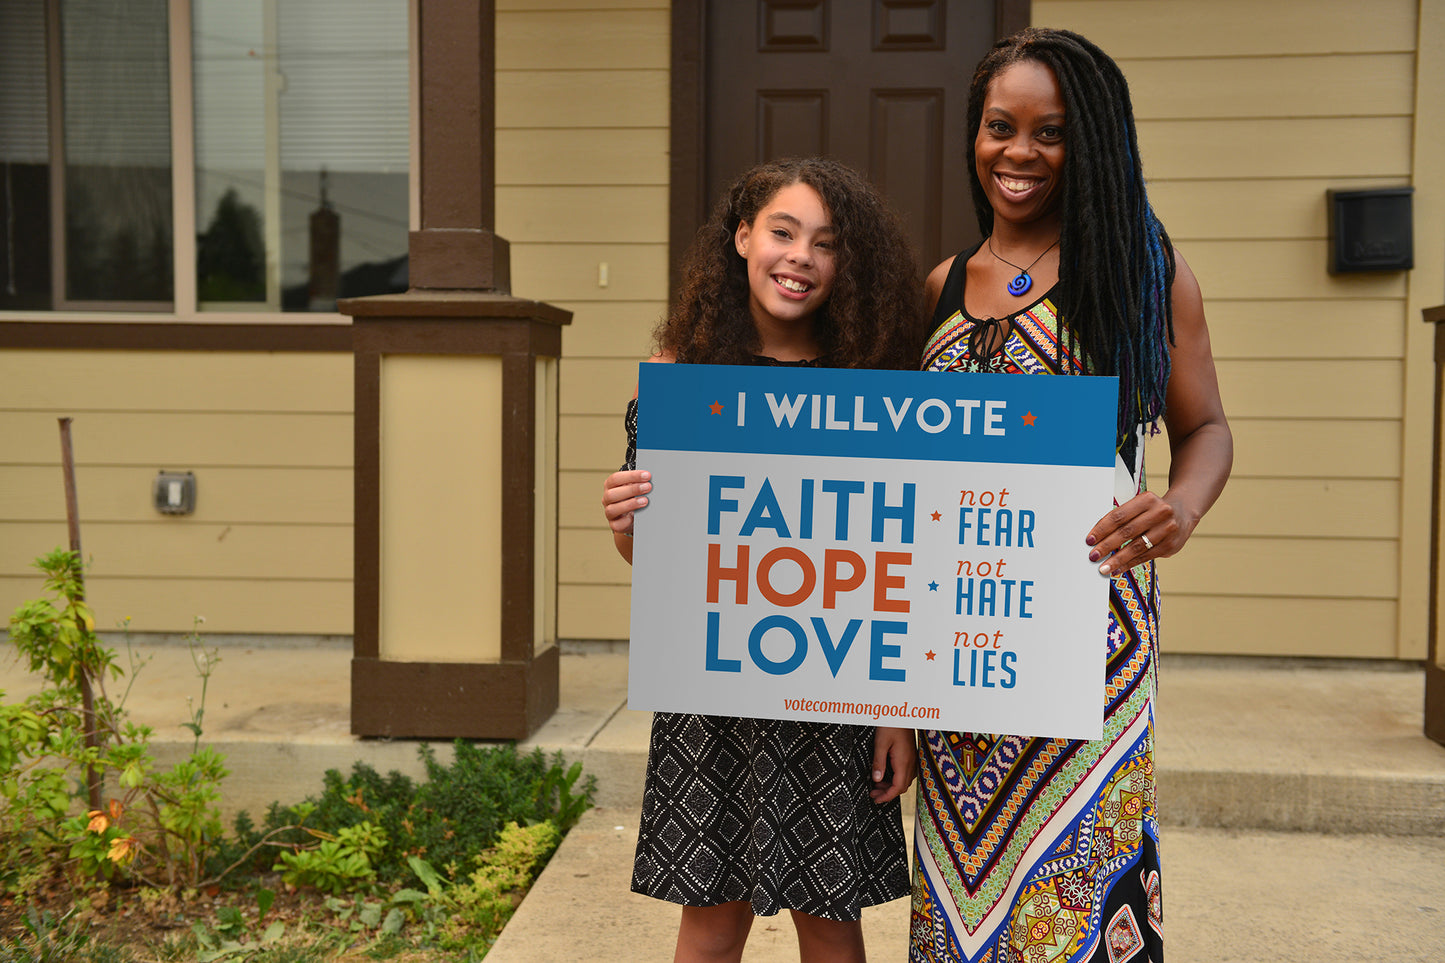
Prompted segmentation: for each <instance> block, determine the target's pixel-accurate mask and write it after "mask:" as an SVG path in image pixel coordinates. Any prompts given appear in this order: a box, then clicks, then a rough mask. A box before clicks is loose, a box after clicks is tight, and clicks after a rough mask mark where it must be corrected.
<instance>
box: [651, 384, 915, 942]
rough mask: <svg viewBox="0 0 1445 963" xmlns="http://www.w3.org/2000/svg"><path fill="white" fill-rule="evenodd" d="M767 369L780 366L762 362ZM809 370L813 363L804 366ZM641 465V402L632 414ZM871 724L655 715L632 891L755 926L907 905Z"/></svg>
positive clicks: (896, 818)
mask: <svg viewBox="0 0 1445 963" xmlns="http://www.w3.org/2000/svg"><path fill="white" fill-rule="evenodd" d="M757 363H758V364H777V363H778V362H775V361H772V360H771V359H766V358H759V359H758V360H757ZM804 363H805V364H809V363H811V362H804ZM627 441H628V445H627V462H626V465H625V466H624V467H625V468H628V469H632V468H635V467H636V447H637V402H635V401H634V402H632V404H630V405H629V406H628V409H627ZM873 732H874V730H873V727H871V726H848V725H830V724H824V723H816V722H793V721H779V720H773V719H735V718H732V717H729V716H702V715H691V714H686V713H670V712H658V713H655V714H654V715H653V718H652V741H651V746H650V748H649V750H648V755H647V782H646V786H645V788H644V791H643V800H642V825H641V827H640V829H639V831H638V836H637V858H636V862H635V863H634V865H633V872H632V889H633V891H634V892H637V893H642V894H644V895H647V896H653V897H656V898H658V899H664V900H668V901H670V902H673V903H681V904H682V905H684V906H715V905H717V904H720V903H727V902H732V901H735V900H746V901H748V902H750V903H751V904H752V909H753V912H754V913H755V914H757V915H759V916H772V915H773V914H775V913H777V912H778V911H779V910H781V909H791V910H799V911H801V912H804V913H807V914H809V915H811V916H818V917H822V918H824V919H830V920H856V919H858V918H859V916H860V914H861V912H862V908H863V907H864V906H873V905H876V904H878V903H885V902H887V901H889V900H893V899H898V898H900V897H903V896H907V895H908V893H909V877H908V856H907V851H906V849H905V845H904V840H903V826H902V822H901V814H900V809H899V804H898V800H897V799H894V800H892V801H891V802H888V803H885V804H884V805H881V806H880V805H875V804H874V802H873V801H872V800H871V799H870V798H869V797H868V791H869V790H870V789H871V788H872V769H873Z"/></svg>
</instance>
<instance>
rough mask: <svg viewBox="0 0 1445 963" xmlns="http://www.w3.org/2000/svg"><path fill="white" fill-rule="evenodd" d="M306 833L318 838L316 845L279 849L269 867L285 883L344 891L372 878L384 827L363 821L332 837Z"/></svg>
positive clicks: (384, 835) (366, 882) (315, 832)
mask: <svg viewBox="0 0 1445 963" xmlns="http://www.w3.org/2000/svg"><path fill="white" fill-rule="evenodd" d="M309 832H311V833H312V834H313V835H315V836H318V837H320V839H321V844H320V845H319V846H317V847H315V848H314V849H297V850H293V851H291V852H283V853H281V854H280V856H279V857H278V858H277V861H276V865H275V867H273V868H274V869H276V870H278V871H279V872H280V873H281V879H282V880H283V881H284V882H285V883H286V885H288V886H311V887H313V888H315V889H319V890H320V891H321V892H323V893H344V892H348V891H351V890H355V889H359V888H361V887H363V886H365V885H367V884H369V883H370V882H371V881H372V880H374V879H375V878H376V870H375V869H374V868H373V867H372V860H373V859H375V858H376V857H377V856H379V855H381V853H382V852H384V851H385V850H386V842H387V840H386V830H384V829H382V828H381V827H380V826H378V825H376V824H375V823H370V822H366V823H358V824H357V825H355V826H347V827H344V828H342V829H340V830H338V831H337V833H336V835H335V836H332V835H330V834H328V833H324V832H321V831H320V830H315V829H312V830H309Z"/></svg>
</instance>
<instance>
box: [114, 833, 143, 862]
mask: <svg viewBox="0 0 1445 963" xmlns="http://www.w3.org/2000/svg"><path fill="white" fill-rule="evenodd" d="M138 852H140V843H138V842H136V841H135V838H134V837H131V836H117V837H116V838H115V839H112V840H111V841H110V852H109V853H107V854H106V856H107V858H108V859H109V860H110V861H111V862H112V863H128V862H130V861H131V860H133V859H135V857H136V853H138Z"/></svg>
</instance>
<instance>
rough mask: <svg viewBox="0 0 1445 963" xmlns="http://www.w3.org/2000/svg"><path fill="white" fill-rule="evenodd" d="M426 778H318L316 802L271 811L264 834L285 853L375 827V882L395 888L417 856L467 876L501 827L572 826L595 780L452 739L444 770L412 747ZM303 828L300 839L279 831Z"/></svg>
mask: <svg viewBox="0 0 1445 963" xmlns="http://www.w3.org/2000/svg"><path fill="white" fill-rule="evenodd" d="M418 753H419V755H420V758H421V761H422V764H423V766H424V768H425V770H426V776H427V778H426V779H425V781H423V782H421V783H420V784H418V783H415V782H413V781H412V780H411V779H410V778H408V777H407V776H404V775H402V774H400V773H397V772H391V773H389V774H387V775H385V776H382V775H381V774H379V773H378V772H377V771H376V770H375V769H373V768H372V767H370V766H368V765H366V764H364V763H360V762H358V763H356V764H355V765H354V766H353V767H352V771H351V776H350V778H344V777H343V776H342V775H341V773H340V772H338V771H337V770H334V769H333V770H329V771H328V772H327V773H326V774H325V776H324V777H323V780H322V784H323V788H322V792H321V794H320V796H316V797H311V798H310V799H308V800H307V801H306V803H305V804H304V805H302V806H292V807H284V808H283V807H280V806H273V807H272V809H271V811H270V812H269V813H268V814H267V817H266V822H265V826H266V829H267V831H270V832H273V833H278V834H279V838H280V839H281V840H282V841H284V842H287V843H289V844H291V845H293V846H301V845H306V844H308V843H309V839H308V835H307V834H308V833H314V832H317V831H319V832H321V833H326V834H330V835H333V836H334V835H336V834H337V833H339V832H340V831H341V830H342V829H345V828H346V827H348V826H356V825H359V824H362V823H374V824H376V825H378V826H380V827H381V828H382V829H383V830H385V832H386V834H387V838H388V839H389V840H390V845H389V846H388V847H387V848H386V849H385V850H384V851H382V852H381V853H378V854H377V855H376V856H375V857H374V858H373V859H372V866H373V868H374V869H375V870H376V877H377V880H378V881H379V882H381V883H383V884H393V885H400V884H404V883H405V882H406V881H408V880H409V879H411V878H412V870H411V867H410V866H409V865H408V863H407V857H408V856H420V857H422V858H424V859H425V860H426V861H427V862H429V863H430V864H431V865H433V866H438V867H442V868H443V869H444V870H445V871H446V872H447V873H457V872H462V871H465V870H466V869H467V868H468V867H471V866H472V865H474V864H475V861H476V858H477V857H478V856H479V855H481V854H482V853H483V852H484V851H486V850H487V848H488V847H490V846H492V845H494V844H495V843H496V842H497V839H498V837H499V835H500V833H501V831H502V829H503V828H504V827H505V826H506V825H507V824H508V823H518V824H520V825H534V824H537V823H541V822H552V823H554V824H555V825H556V826H557V828H558V829H559V830H560V831H561V832H565V831H566V830H567V829H569V828H571V827H572V826H573V825H574V824H575V823H576V821H577V819H578V818H579V817H580V816H581V815H582V813H584V812H586V810H587V809H589V808H590V807H591V805H592V796H593V794H594V792H595V788H596V779H595V777H592V776H590V775H589V776H586V777H584V776H583V775H582V766H581V764H580V763H574V764H573V765H572V766H570V767H568V766H567V765H566V763H565V760H564V759H563V757H562V755H561V754H560V753H557V754H555V755H553V756H552V757H551V758H550V759H549V758H547V757H546V756H545V755H544V754H543V753H542V751H541V750H540V749H534V750H533V751H532V752H530V753H519V752H518V751H517V749H516V747H515V746H514V745H510V744H508V745H499V746H497V745H494V746H487V745H476V744H473V743H469V742H465V741H463V740H457V741H456V742H454V743H453V756H452V761H451V763H450V764H449V765H443V764H442V763H440V762H439V761H438V760H437V758H436V753H435V751H434V750H433V749H432V747H431V746H428V745H423V746H421V747H420V748H419V749H418ZM303 824H304V825H306V826H308V827H310V828H309V829H308V830H306V831H304V832H295V831H292V832H290V833H289V834H288V833H287V832H286V831H285V830H284V829H283V827H285V826H288V825H290V826H300V825H303Z"/></svg>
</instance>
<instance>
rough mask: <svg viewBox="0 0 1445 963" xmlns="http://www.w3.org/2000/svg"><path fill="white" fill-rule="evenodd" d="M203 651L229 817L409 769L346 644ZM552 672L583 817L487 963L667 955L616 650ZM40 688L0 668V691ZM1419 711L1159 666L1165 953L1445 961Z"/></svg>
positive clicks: (1440, 828) (148, 703)
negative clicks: (363, 701)
mask: <svg viewBox="0 0 1445 963" xmlns="http://www.w3.org/2000/svg"><path fill="white" fill-rule="evenodd" d="M137 641H138V646H137V650H138V651H139V652H140V653H142V657H143V658H147V659H148V660H149V661H148V663H147V664H146V665H144V667H143V668H142V669H141V670H140V672H139V674H138V675H137V676H136V678H135V681H134V686H133V688H132V689H131V691H130V694H129V697H128V700H127V706H128V708H129V710H130V713H131V718H132V719H133V721H135V722H138V723H141V724H145V725H149V726H151V727H152V728H153V729H154V730H155V735H154V736H153V748H154V749H155V751H156V754H157V757H158V759H159V760H160V761H161V762H163V763H168V762H173V761H175V760H177V759H179V758H181V757H183V756H184V755H185V754H186V753H187V752H188V751H189V749H190V746H191V739H192V737H191V734H190V733H189V732H188V731H187V730H186V729H184V728H182V723H185V722H188V721H190V719H191V713H192V710H193V708H194V707H195V706H196V705H197V704H198V700H199V697H200V681H199V678H198V675H197V671H196V666H195V665H194V663H193V661H192V656H191V654H190V652H188V650H187V649H186V648H185V647H184V646H181V645H175V644H160V643H156V642H154V641H148V640H144V639H141V640H137ZM219 655H220V663H219V664H218V665H217V666H216V667H215V672H214V674H213V676H212V677H211V680H210V682H209V688H208V692H207V698H206V712H205V716H204V718H203V720H202V725H203V728H204V731H205V736H204V738H205V741H206V742H207V743H209V744H210V745H212V746H214V747H215V748H216V749H218V750H219V751H221V752H222V753H224V754H225V755H226V760H227V766H228V767H229V768H230V770H231V773H232V774H231V776H230V777H229V778H228V779H227V781H226V783H225V785H224V787H223V795H224V800H225V810H226V815H227V817H228V818H229V816H230V815H231V814H233V813H234V812H235V811H237V810H239V809H248V810H250V811H251V813H252V814H253V815H256V816H259V814H260V813H262V812H264V811H265V809H266V807H267V806H268V805H269V804H270V803H271V802H272V801H281V802H284V803H291V802H296V801H299V800H300V799H302V798H304V797H306V796H307V795H311V794H314V793H316V792H318V791H319V790H320V788H321V776H322V774H323V773H324V772H325V770H327V769H331V768H335V769H340V770H342V771H343V772H345V771H349V770H350V768H351V766H352V764H353V763H354V762H357V761H362V762H366V763H368V764H370V765H372V766H374V767H375V768H377V769H378V770H381V771H383V772H386V771H388V770H391V769H397V770H400V771H402V772H406V773H408V774H411V775H420V774H421V772H422V770H421V766H420V763H419V761H418V758H417V745H416V743H413V742H409V741H387V740H375V739H358V738H356V737H354V736H351V735H350V734H349V717H350V711H349V699H350V659H351V651H350V648H349V646H348V645H345V644H342V643H337V642H317V643H314V644H307V645H294V644H293V645H277V644H274V643H268V642H266V641H265V640H264V639H230V640H223V644H221V645H220V647H219ZM121 658H122V663H123V664H124V662H125V655H124V651H123V650H122V656H121ZM561 680H562V681H561V685H562V692H561V704H562V705H561V708H560V709H559V710H558V712H557V713H556V714H555V715H554V716H553V718H552V719H551V720H549V721H548V722H547V723H546V725H544V726H543V727H542V728H541V730H539V731H538V732H537V733H536V734H535V735H534V736H533V737H532V738H531V739H530V740H528V741H527V742H526V743H524V744H523V746H524V748H530V747H532V746H539V747H541V748H543V749H544V750H546V751H548V752H551V751H554V750H560V751H562V752H564V753H565V754H566V755H567V756H568V757H569V758H572V759H580V760H582V761H583V764H584V767H585V769H586V771H587V772H589V773H591V774H593V775H595V776H596V777H597V782H598V798H597V801H598V809H596V810H594V811H593V812H592V813H589V814H588V816H587V817H586V818H585V819H584V820H583V822H582V824H581V825H579V826H578V827H577V828H576V829H575V830H574V831H573V832H572V833H571V834H569V836H568V837H567V839H566V840H565V841H564V843H563V844H562V847H561V849H560V850H559V851H558V853H557V856H556V857H555V858H554V859H553V860H552V862H551V863H550V864H549V866H548V868H547V870H546V872H544V873H543V875H542V878H541V879H540V880H539V881H538V883H537V886H536V888H535V889H534V890H533V892H532V894H531V895H530V896H529V898H528V899H527V901H526V902H524V903H523V905H522V907H521V909H520V910H519V911H518V913H517V916H516V917H515V918H514V920H513V921H512V923H511V924H510V925H509V926H508V927H507V929H506V931H505V932H504V933H503V935H502V938H501V940H499V942H498V944H497V946H496V948H495V949H494V950H493V951H492V952H491V954H489V956H488V960H489V963H528V961H562V960H604V961H606V960H643V959H645V960H654V959H655V960H666V959H670V958H671V954H672V945H673V939H674V936H675V932H676V925H677V910H676V908H675V907H673V906H670V905H668V904H664V903H659V902H656V901H654V900H649V899H646V898H644V897H640V896H635V895H633V894H631V893H629V892H628V888H627V881H628V876H629V874H630V871H631V862H632V847H633V844H634V841H635V837H636V829H637V818H638V817H637V813H638V810H639V808H640V799H641V791H642V777H643V770H644V768H645V765H646V753H647V741H648V726H649V716H648V715H647V714H646V713H642V712H633V711H630V710H628V709H627V708H626V688H627V654H626V646H625V644H605V643H597V644H583V645H572V646H568V647H567V648H565V649H564V654H563V657H562V660H561ZM34 687H35V685H34V680H32V679H31V678H30V677H29V676H28V674H27V673H26V672H24V670H23V669H22V668H21V667H20V666H18V665H16V664H14V663H13V662H11V661H9V660H0V690H4V691H5V693H6V695H7V698H9V699H15V698H18V697H20V696H22V695H25V694H27V693H28V692H30V691H33V689H34ZM115 694H117V693H116V692H115V691H114V687H113V691H112V695H115ZM1422 705H1423V679H1422V675H1421V673H1420V671H1419V669H1418V668H1416V667H1411V666H1401V665H1396V664H1392V663H1366V664H1359V663H1346V662H1329V663H1319V662H1308V661H1296V660H1263V659H1261V660H1251V659H1228V658H1204V657H1189V656H1168V655H1166V656H1165V657H1164V659H1163V660H1162V662H1161V672H1160V696H1159V702H1158V705H1157V720H1156V721H1157V737H1158V756H1157V760H1158V771H1159V775H1158V779H1159V797H1160V807H1161V813H1162V817H1163V821H1164V822H1165V824H1166V829H1165V833H1164V858H1165V861H1166V862H1165V866H1166V874H1167V882H1166V893H1167V896H1166V907H1167V910H1166V919H1167V920H1168V921H1169V936H1168V939H1169V945H1170V955H1171V958H1172V959H1174V960H1181V959H1182V960H1213V961H1227V960H1241V961H1244V960H1248V961H1256V960H1264V959H1268V960H1302V961H1303V960H1310V961H1314V963H1319V961H1324V963H1331V961H1335V960H1339V961H1344V960H1352V961H1353V960H1361V959H1366V960H1374V959H1389V960H1441V959H1445V748H1442V747H1441V746H1438V745H1436V744H1435V743H1433V742H1431V741H1430V740H1428V739H1426V738H1425V736H1424V735H1423V734H1422V732H1421V727H1422ZM448 752H449V748H448V747H445V746H438V755H439V756H440V757H442V758H446V756H447V754H448ZM907 917H908V906H907V901H906V900H900V901H898V902H895V903H891V904H888V905H887V906H883V907H877V908H875V909H873V910H871V911H869V913H868V914H866V915H865V932H866V934H867V938H868V941H869V946H870V947H871V948H873V952H874V958H875V959H884V960H887V959H901V958H903V955H904V951H903V949H902V947H903V946H905V945H906V931H907ZM559 924H561V925H559ZM793 939H794V938H793V932H792V925H791V923H790V922H789V921H788V919H787V917H786V916H785V915H784V916H779V917H775V918H773V919H770V920H769V919H761V920H759V921H758V923H757V925H756V927H755V929H754V933H753V936H752V939H751V940H750V942H749V949H748V953H747V956H746V957H745V959H746V960H748V961H752V963H763V961H771V960H774V959H778V960H784V959H796V958H797V950H796V944H795V943H794V942H793Z"/></svg>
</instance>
